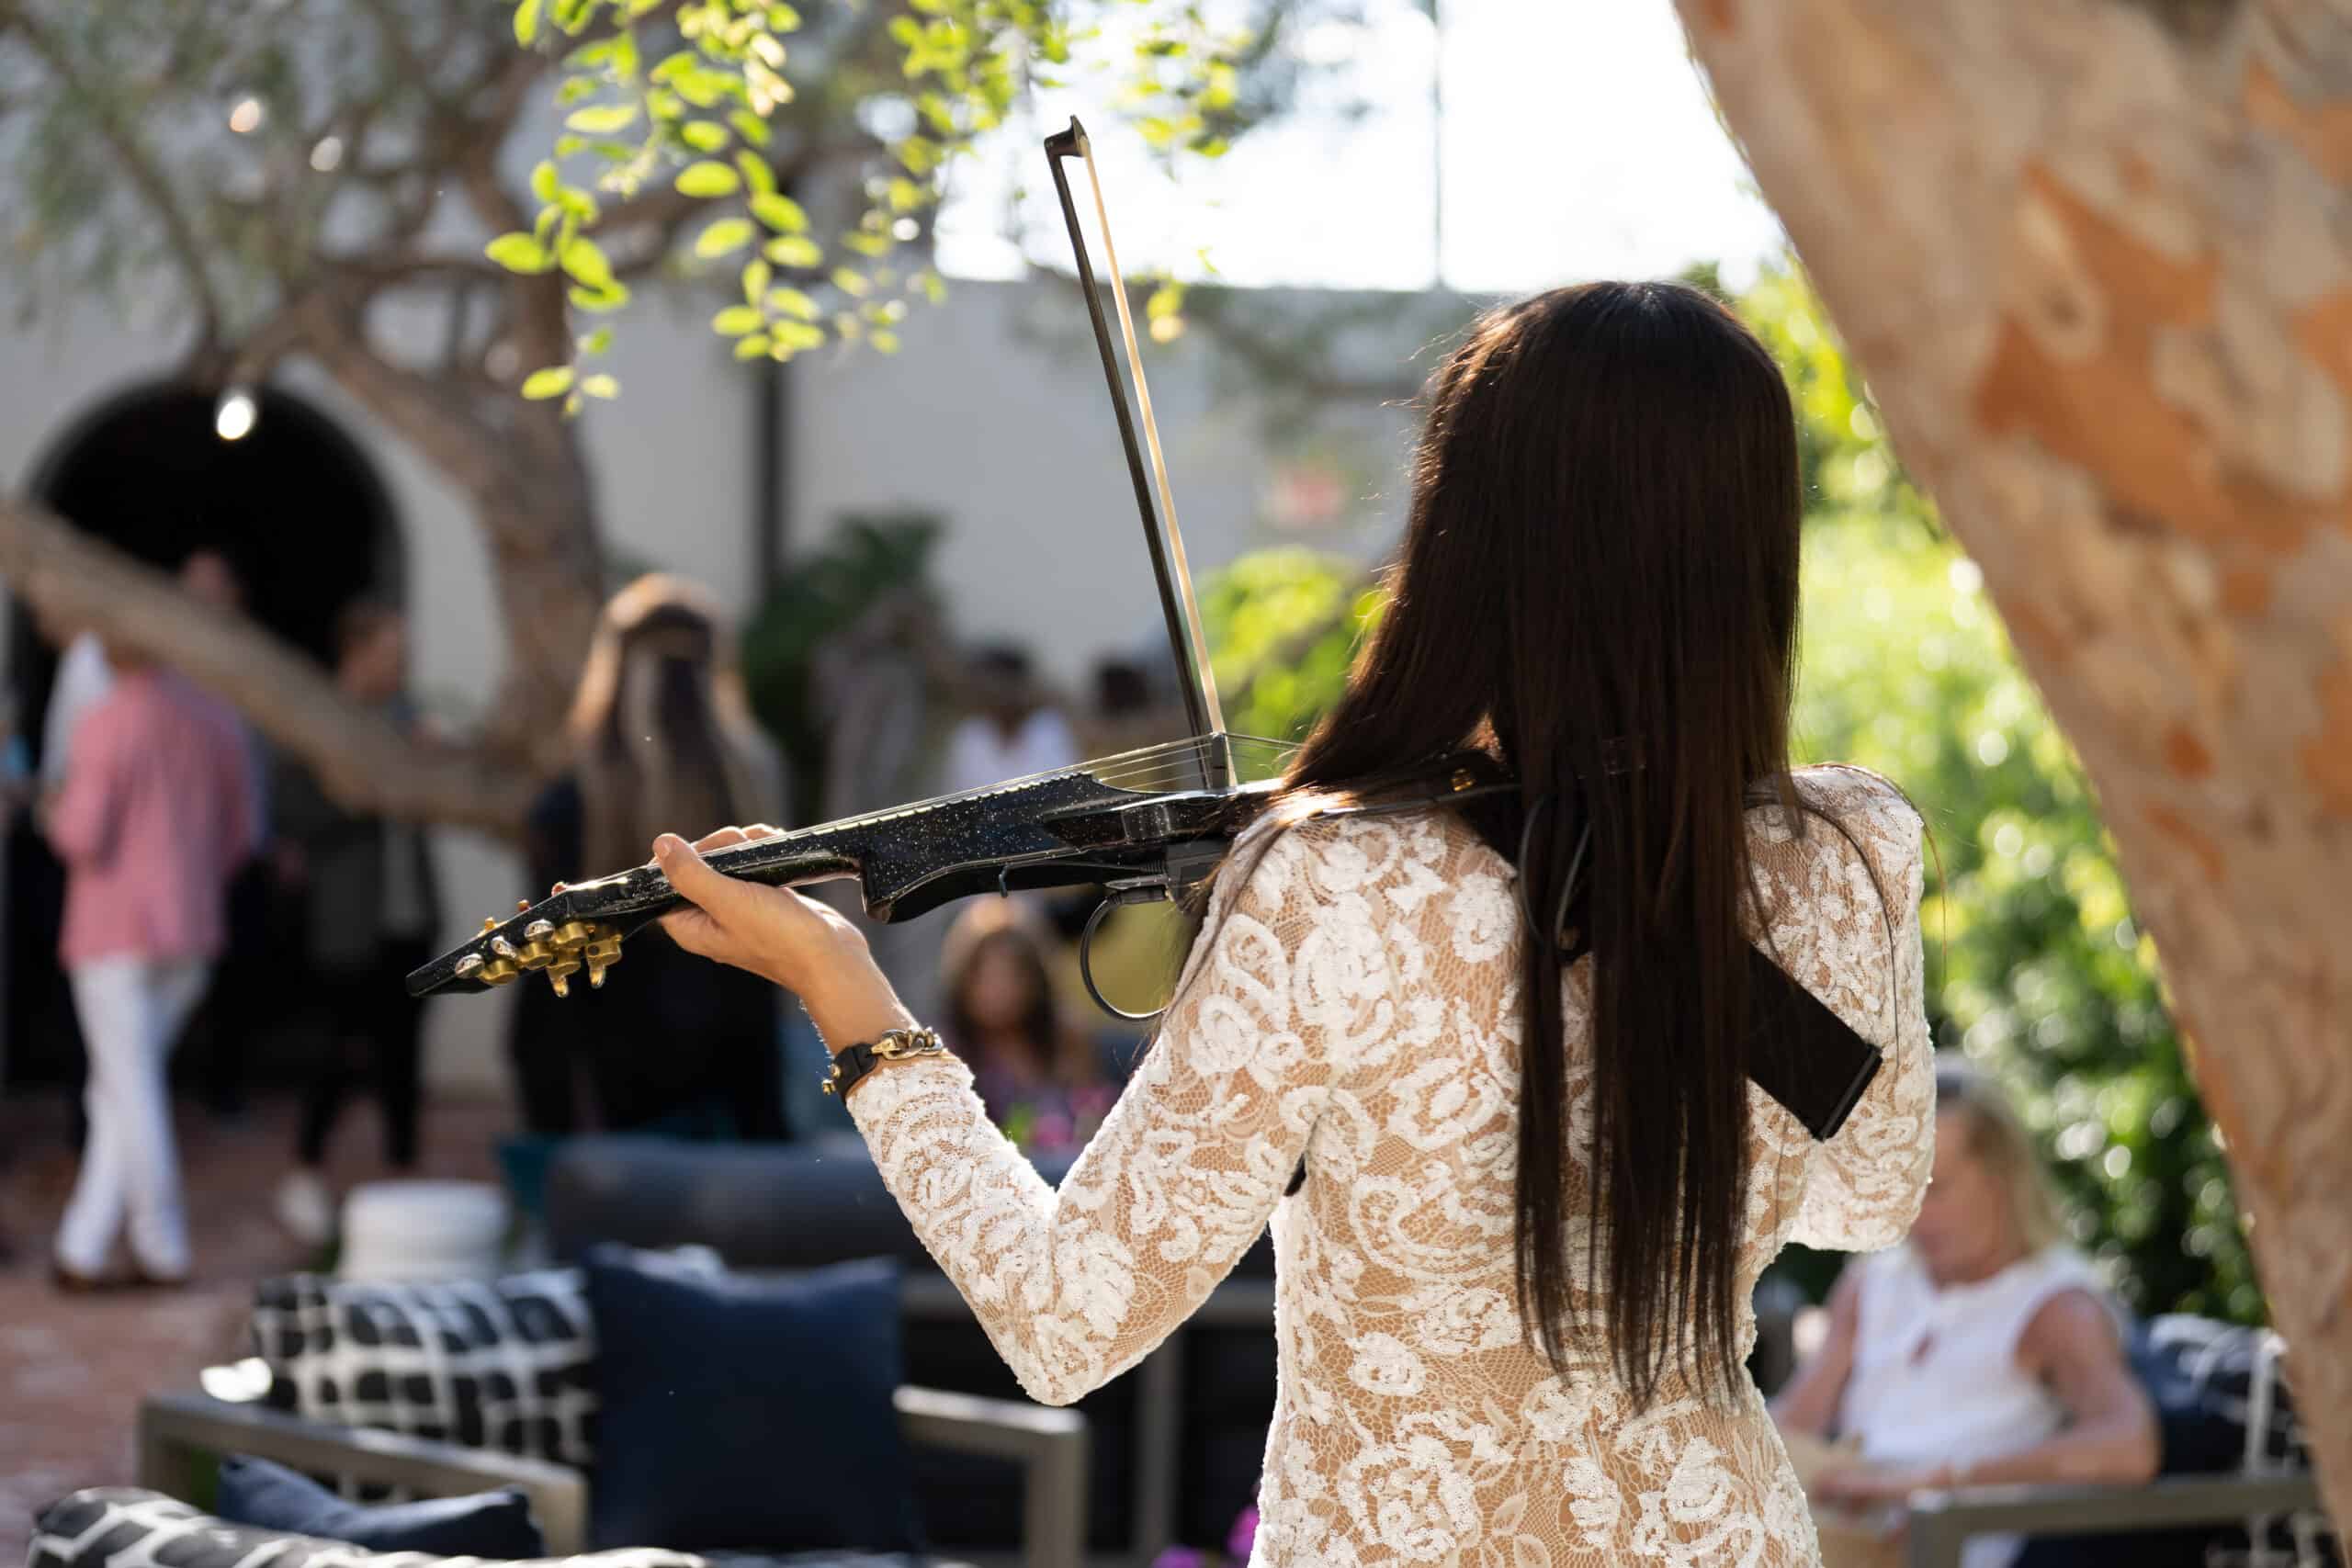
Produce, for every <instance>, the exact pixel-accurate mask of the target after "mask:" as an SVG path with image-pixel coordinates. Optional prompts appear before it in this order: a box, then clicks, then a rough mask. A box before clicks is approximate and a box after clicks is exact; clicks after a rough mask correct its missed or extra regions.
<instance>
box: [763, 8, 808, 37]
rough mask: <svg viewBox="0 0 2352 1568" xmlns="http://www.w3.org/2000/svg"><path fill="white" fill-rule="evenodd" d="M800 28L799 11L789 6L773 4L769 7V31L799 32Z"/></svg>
mask: <svg viewBox="0 0 2352 1568" xmlns="http://www.w3.org/2000/svg"><path fill="white" fill-rule="evenodd" d="M799 30H800V13H799V12H797V11H796V10H794V9H793V8H792V7H791V6H783V5H772V6H769V7H768V31H770V32H772V33H797V32H798V31H799Z"/></svg>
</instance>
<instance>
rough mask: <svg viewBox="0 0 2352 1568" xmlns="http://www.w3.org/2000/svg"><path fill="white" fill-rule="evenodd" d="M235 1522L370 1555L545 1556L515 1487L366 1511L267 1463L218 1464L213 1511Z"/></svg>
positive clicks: (528, 1508)
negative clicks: (321, 1540)
mask: <svg viewBox="0 0 2352 1568" xmlns="http://www.w3.org/2000/svg"><path fill="white" fill-rule="evenodd" d="M213 1511H214V1512H215V1513H216V1514H218V1515H219V1516H220V1517H221V1518H224V1519H226V1520H228V1521H229V1522H230V1523H231V1524H233V1525H255V1526H258V1527H260V1528H261V1529H272V1530H287V1531H289V1532H291V1533H292V1534H295V1535H314V1536H320V1537H322V1538H324V1539H325V1540H341V1541H348V1542H349V1543H350V1544H352V1545H353V1546H364V1547H366V1548H367V1549H368V1551H428V1552H431V1553H432V1554H433V1555H435V1556H436V1557H487V1558H492V1559H509V1560H512V1559H529V1558H534V1557H545V1556H546V1555H547V1542H546V1541H544V1540H541V1539H540V1537H539V1527H538V1526H537V1525H536V1524H534V1523H533V1522H532V1520H531V1504H530V1500H529V1499H528V1498H526V1497H525V1496H524V1495H523V1494H522V1493H520V1492H518V1491H516V1490H515V1488H514V1487H511V1486H509V1487H504V1488H502V1489H501V1490H499V1491H496V1492H484V1493H482V1494H481V1495H479V1496H473V1497H435V1498H431V1499H429V1500H427V1501H425V1502H422V1503H390V1504H385V1505H383V1506H379V1507H373V1508H370V1507H363V1506H360V1505H359V1504H357V1503H347V1502H345V1501H344V1499H342V1498H341V1497H338V1496H336V1495H334V1493H332V1492H330V1491H328V1490H327V1489H326V1488H325V1487H323V1486H321V1485H320V1484H319V1483H317V1482H315V1481H312V1480H311V1478H310V1477H308V1476H306V1475H298V1474H296V1473H295V1472H292V1471H290V1470H288V1469H287V1468H286V1467H285V1466H284V1465H280V1464H272V1463H270V1462H269V1461H267V1460H266V1459H248V1458H245V1457H243V1456H242V1455H240V1456H236V1457H232V1458H230V1459H224V1460H222V1461H220V1501H219V1504H218V1506H216V1507H215V1509H214V1510H213Z"/></svg>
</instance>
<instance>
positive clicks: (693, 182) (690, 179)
mask: <svg viewBox="0 0 2352 1568" xmlns="http://www.w3.org/2000/svg"><path fill="white" fill-rule="evenodd" d="M742 183H743V182H742V181H741V179H738V178H737V177H736V175H735V171H734V170H732V169H730V168H729V167H728V166H727V165H726V164H718V163H713V162H711V161H710V160H709V159H707V158H706V159H704V160H703V161H702V162H701V163H699V164H687V165H686V166H685V167H684V168H683V169H680V170H679V171H678V188H679V189H680V190H682V191H684V193H685V194H686V195H688V196H701V197H714V196H732V195H734V194H735V192H736V190H737V189H738V188H739V187H741V185H742Z"/></svg>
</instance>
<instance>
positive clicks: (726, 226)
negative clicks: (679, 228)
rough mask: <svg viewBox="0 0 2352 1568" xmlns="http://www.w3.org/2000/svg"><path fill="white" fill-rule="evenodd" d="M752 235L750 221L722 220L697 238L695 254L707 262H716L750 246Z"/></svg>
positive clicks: (740, 219)
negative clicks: (719, 258) (724, 256)
mask: <svg viewBox="0 0 2352 1568" xmlns="http://www.w3.org/2000/svg"><path fill="white" fill-rule="evenodd" d="M750 243H752V224H751V220H749V219H746V218H722V219H720V220H718V222H716V223H714V224H712V225H711V226H710V227H709V228H707V229H705V230H704V231H702V232H701V233H699V234H697V235H695V254H696V255H698V256H700V257H701V258H702V259H703V260H705V261H714V260H716V259H717V258H718V257H720V256H723V255H729V254H733V253H734V252H736V251H740V250H741V249H742V248H743V247H744V246H745V245H748V244H750Z"/></svg>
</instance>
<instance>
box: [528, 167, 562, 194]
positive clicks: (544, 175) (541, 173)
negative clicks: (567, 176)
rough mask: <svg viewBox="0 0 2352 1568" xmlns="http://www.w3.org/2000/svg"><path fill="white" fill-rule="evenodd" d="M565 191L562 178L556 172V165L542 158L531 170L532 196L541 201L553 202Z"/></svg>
mask: <svg viewBox="0 0 2352 1568" xmlns="http://www.w3.org/2000/svg"><path fill="white" fill-rule="evenodd" d="M562 189H563V179H562V176H561V175H558V174H557V173H556V172H555V164H553V163H552V162H551V161H549V160H548V159H546V158H542V159H540V160H539V161H538V163H537V164H535V165H533V167H532V169H531V194H532V195H533V196H536V197H538V198H539V199H540V200H541V201H553V200H554V199H555V198H556V196H557V194H558V193H559V192H560V191H561V190H562Z"/></svg>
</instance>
